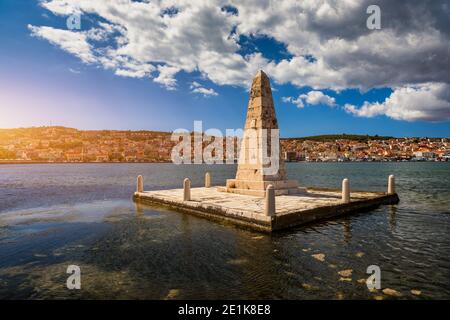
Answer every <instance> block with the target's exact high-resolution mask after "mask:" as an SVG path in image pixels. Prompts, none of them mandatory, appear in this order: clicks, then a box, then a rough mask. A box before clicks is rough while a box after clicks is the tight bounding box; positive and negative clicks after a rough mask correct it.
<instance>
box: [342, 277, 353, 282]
mask: <svg viewBox="0 0 450 320" xmlns="http://www.w3.org/2000/svg"><path fill="white" fill-rule="evenodd" d="M339 281H342V282H351V281H352V278H343V277H340V278H339Z"/></svg>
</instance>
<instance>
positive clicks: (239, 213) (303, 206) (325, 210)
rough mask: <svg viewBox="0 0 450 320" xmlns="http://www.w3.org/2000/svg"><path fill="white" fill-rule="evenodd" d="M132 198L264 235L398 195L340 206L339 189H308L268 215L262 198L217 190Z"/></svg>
mask: <svg viewBox="0 0 450 320" xmlns="http://www.w3.org/2000/svg"><path fill="white" fill-rule="evenodd" d="M134 198H135V199H136V200H138V201H142V202H144V203H149V204H157V205H163V206H165V207H168V208H170V209H174V210H178V211H181V212H185V213H190V214H194V215H198V216H203V217H207V218H209V219H212V220H226V221H229V222H232V223H234V224H238V225H242V226H246V227H250V228H252V229H254V230H258V231H266V232H271V231H274V230H280V229H283V228H288V227H292V226H296V225H300V224H304V223H309V222H313V221H317V220H320V219H328V218H331V217H334V216H339V215H342V214H348V213H351V212H361V211H364V210H368V209H372V208H376V207H377V206H378V205H380V204H383V203H384V204H393V203H397V202H398V196H397V195H386V194H385V193H379V192H378V193H377V192H353V193H352V194H351V202H350V203H348V204H343V203H342V201H341V191H340V190H326V189H307V191H306V192H305V193H302V194H300V195H281V196H278V197H277V198H276V210H275V214H274V215H273V216H267V215H265V214H264V205H265V199H264V198H263V197H254V196H249V195H243V194H233V193H225V192H219V191H218V188H216V187H211V188H191V189H190V197H189V200H188V201H186V200H185V201H183V200H184V199H185V197H184V189H171V190H157V191H144V192H136V193H135V194H134Z"/></svg>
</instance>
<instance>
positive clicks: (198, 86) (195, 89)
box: [190, 81, 218, 97]
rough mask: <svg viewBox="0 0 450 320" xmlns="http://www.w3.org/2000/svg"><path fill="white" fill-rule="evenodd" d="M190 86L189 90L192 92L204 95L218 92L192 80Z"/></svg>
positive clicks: (215, 94)
mask: <svg viewBox="0 0 450 320" xmlns="http://www.w3.org/2000/svg"><path fill="white" fill-rule="evenodd" d="M190 88H191V90H192V91H191V92H192V93H199V94H202V95H203V96H204V97H208V96H217V95H218V93H217V92H216V91H215V90H214V89H213V88H209V89H207V88H205V87H203V86H202V85H201V84H200V83H198V82H196V81H194V82H192V84H191V85H190Z"/></svg>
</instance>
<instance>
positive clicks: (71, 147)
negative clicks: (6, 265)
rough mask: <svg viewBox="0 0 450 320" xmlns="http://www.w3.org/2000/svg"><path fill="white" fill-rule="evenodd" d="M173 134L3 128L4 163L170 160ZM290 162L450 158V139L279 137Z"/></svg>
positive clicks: (0, 149) (0, 144)
mask: <svg viewBox="0 0 450 320" xmlns="http://www.w3.org/2000/svg"><path fill="white" fill-rule="evenodd" d="M176 143H177V141H172V140H171V133H170V132H158V131H115V130H98V131H92V130H89V131H82V130H77V129H72V128H65V127H55V126H51V127H32V128H18V129H0V163H11V162H13V163H27V162H31V163H34V162H69V163H72V162H75V163H76V162H100V163H101V162H170V161H171V151H172V148H173V146H174V145H175V144H176ZM281 149H282V156H283V157H284V159H285V160H286V161H314V162H345V161H449V159H450V144H449V139H448V138H426V137H422V138H394V137H381V136H367V135H346V134H340V135H324V136H313V137H303V138H286V139H283V138H282V139H281Z"/></svg>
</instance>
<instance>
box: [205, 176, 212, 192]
mask: <svg viewBox="0 0 450 320" xmlns="http://www.w3.org/2000/svg"><path fill="white" fill-rule="evenodd" d="M210 187H211V174H210V173H209V172H207V173H206V174H205V188H210Z"/></svg>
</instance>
